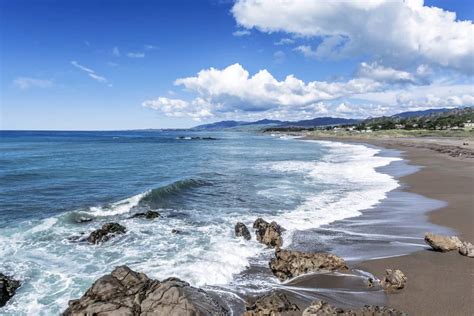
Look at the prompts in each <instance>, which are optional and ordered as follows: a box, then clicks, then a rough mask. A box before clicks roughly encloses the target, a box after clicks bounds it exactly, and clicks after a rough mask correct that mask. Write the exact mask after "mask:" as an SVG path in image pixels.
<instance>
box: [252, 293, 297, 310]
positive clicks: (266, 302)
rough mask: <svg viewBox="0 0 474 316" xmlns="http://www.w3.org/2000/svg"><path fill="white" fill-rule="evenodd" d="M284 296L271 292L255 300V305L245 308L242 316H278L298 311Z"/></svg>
mask: <svg viewBox="0 0 474 316" xmlns="http://www.w3.org/2000/svg"><path fill="white" fill-rule="evenodd" d="M299 310H300V309H299V308H298V306H296V305H295V304H293V303H291V302H290V301H289V300H288V298H287V297H286V295H285V294H283V293H277V292H272V293H270V294H267V295H264V296H262V297H260V298H259V299H257V300H256V301H255V303H253V304H252V305H250V306H247V311H246V312H245V313H244V314H243V316H263V315H280V314H281V313H283V312H292V311H299Z"/></svg>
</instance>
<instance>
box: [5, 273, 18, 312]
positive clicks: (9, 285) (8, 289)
mask: <svg viewBox="0 0 474 316" xmlns="http://www.w3.org/2000/svg"><path fill="white" fill-rule="evenodd" d="M19 287H20V282H19V281H17V280H15V279H13V278H11V277H9V276H6V275H5V274H3V273H0V307H2V306H5V304H6V303H7V302H8V300H9V299H11V298H12V297H13V295H15V293H16V290H17V289H18V288H19Z"/></svg>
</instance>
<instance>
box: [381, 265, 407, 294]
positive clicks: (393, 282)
mask: <svg viewBox="0 0 474 316" xmlns="http://www.w3.org/2000/svg"><path fill="white" fill-rule="evenodd" d="M407 280H408V278H407V277H406V276H405V274H403V272H402V271H400V270H391V269H387V270H385V277H384V278H383V279H382V280H381V281H380V285H382V287H383V288H384V289H385V290H388V291H393V290H395V291H396V290H401V289H403V288H404V287H405V284H406V283H407Z"/></svg>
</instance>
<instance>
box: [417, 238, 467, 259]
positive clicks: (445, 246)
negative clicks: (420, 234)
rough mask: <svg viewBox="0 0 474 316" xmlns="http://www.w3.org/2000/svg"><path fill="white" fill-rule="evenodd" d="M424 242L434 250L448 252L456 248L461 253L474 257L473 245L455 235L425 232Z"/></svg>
mask: <svg viewBox="0 0 474 316" xmlns="http://www.w3.org/2000/svg"><path fill="white" fill-rule="evenodd" d="M425 242H426V243H427V244H428V245H429V246H430V247H431V248H433V250H435V251H440V252H448V251H453V250H457V251H458V252H459V253H460V254H461V255H463V256H466V257H469V258H474V246H473V245H472V244H471V243H470V242H467V241H464V242H463V241H461V240H460V239H459V238H458V237H456V236H444V235H436V234H433V233H426V234H425Z"/></svg>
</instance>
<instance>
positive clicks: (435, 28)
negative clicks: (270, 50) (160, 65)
mask: <svg viewBox="0 0 474 316" xmlns="http://www.w3.org/2000/svg"><path fill="white" fill-rule="evenodd" d="M232 14H233V15H234V18H235V19H236V21H237V23H238V24H239V25H240V26H242V27H244V28H247V29H251V28H256V29H258V30H260V31H262V32H268V33H271V32H286V33H289V34H294V35H296V36H301V37H305V38H316V37H317V38H320V39H321V40H322V42H321V43H320V44H319V45H318V46H317V47H316V48H315V49H311V47H310V46H300V48H299V50H300V51H301V52H303V53H306V54H308V55H312V56H314V57H319V58H321V57H335V56H336V57H349V56H357V55H372V56H374V57H375V58H377V59H379V60H381V61H383V62H384V64H387V63H388V61H390V60H397V61H400V60H404V59H405V60H409V61H413V60H420V61H421V62H422V63H428V64H436V65H440V66H445V67H451V68H455V69H458V70H461V71H464V72H471V73H472V72H473V70H474V62H473V56H474V40H473V34H474V25H473V24H472V21H458V20H456V14H455V13H453V12H449V11H445V10H443V9H440V8H436V7H427V6H424V3H423V1H422V0H406V1H402V0H355V1H315V0H292V1H286V0H237V1H236V3H235V4H234V6H233V8H232ZM275 17H278V18H275Z"/></svg>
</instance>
